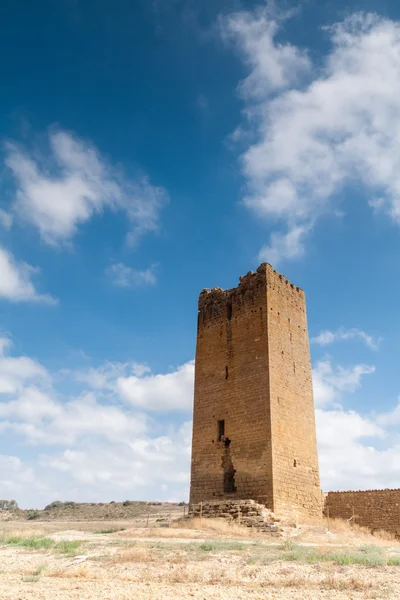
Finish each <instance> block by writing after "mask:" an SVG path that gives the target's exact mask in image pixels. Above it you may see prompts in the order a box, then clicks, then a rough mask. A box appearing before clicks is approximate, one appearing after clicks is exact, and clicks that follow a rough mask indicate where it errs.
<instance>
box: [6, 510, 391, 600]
mask: <svg viewBox="0 0 400 600" xmlns="http://www.w3.org/2000/svg"><path fill="white" fill-rule="evenodd" d="M188 525H189V526H188ZM125 526H126V524H125ZM308 527H309V530H310V531H311V532H312V531H313V526H312V525H309V526H308ZM68 528H70V525H69V524H68ZM99 529H100V527H98V526H97V527H96V529H95V530H94V531H96V530H97V531H98V530H99ZM102 529H103V528H102ZM107 529H108V528H107ZM299 529H300V528H299ZM303 529H304V528H303ZM349 529H350V533H349ZM58 531H59V530H58ZM315 531H318V532H319V533H318V535H320V540H319V541H318V543H317V544H316V545H315V544H314V545H312V543H310V542H307V543H306V544H299V543H295V542H294V541H293V539H287V540H285V539H283V540H279V539H278V540H277V539H275V538H270V537H269V536H267V535H265V534H256V536H254V532H252V531H251V530H248V529H247V528H245V527H240V526H239V525H238V524H237V523H229V522H227V521H223V520H222V521H221V520H211V519H210V520H208V519H203V521H202V522H200V519H196V520H193V521H187V520H184V521H183V520H182V521H181V522H177V523H174V525H173V527H171V528H161V529H154V528H147V529H146V528H141V529H130V530H126V531H119V532H113V533H110V534H109V535H94V532H92V533H87V534H83V533H82V534H77V532H76V531H74V530H73V528H70V529H69V530H67V531H64V532H63V533H62V534H60V533H58V534H57V535H56V536H55V539H53V540H51V541H52V543H53V545H52V546H51V547H50V548H49V549H48V550H45V552H46V554H45V558H44V556H43V553H40V552H39V551H38V550H36V549H35V548H34V547H29V545H28V546H18V545H9V544H7V545H5V547H4V548H2V589H1V590H0V600H3V598H4V599H6V600H8V599H9V598H25V597H26V598H36V597H37V598H41V599H42V600H54V599H55V598H62V599H63V600H77V598H96V599H97V598H103V597H104V598H105V597H107V598H108V597H112V598H113V600H126V599H127V598H132V597H137V598H141V599H146V600H150V598H151V599H154V598H164V597H165V598H166V599H168V600H170V599H172V598H174V599H175V598H189V597H190V598H192V599H193V600H204V598H210V599H213V600H214V599H216V598H218V599H221V600H231V598H235V600H250V599H251V598H263V597H271V598H272V597H273V598H274V600H275V599H276V600H287V599H289V598H290V599H291V600H292V599H293V600H294V599H296V600H297V599H298V600H316V599H317V598H318V600H349V599H350V598H351V600H373V599H376V600H383V599H387V598H390V599H391V598H393V599H394V598H400V577H399V574H400V548H399V547H398V546H397V544H393V543H392V540H391V539H390V540H386V541H385V540H384V539H379V538H378V537H373V536H371V534H368V535H367V534H365V532H363V531H362V532H360V531H357V532H354V531H355V530H353V528H351V527H350V526H349V525H348V523H347V522H346V523H345V525H344V526H343V523H336V522H335V535H334V536H329V535H327V534H326V530H324V529H323V526H321V525H320V527H319V529H318V530H317V529H315ZM38 533H39V530H38V528H35V527H34V528H31V527H27V528H26V529H24V528H18V529H14V530H11V529H10V530H9V531H7V532H6V535H7V536H9V538H12V537H13V536H14V537H18V535H19V536H20V537H22V538H23V539H27V538H29V534H34V535H31V537H33V538H36V539H37V538H38V537H39V536H38ZM43 533H44V532H43ZM16 534H18V535H16ZM312 535H314V534H312ZM315 535H316V534H315ZM77 536H79V541H81V542H82V543H83V544H84V550H83V551H81V552H80V553H81V554H84V555H85V556H84V557H82V559H83V561H84V562H83V563H81V562H79V561H80V560H81V559H80V558H78V559H75V560H74V559H72V558H71V557H70V556H69V555H68V553H67V554H65V553H62V554H58V553H56V547H57V545H59V544H60V541H59V540H62V542H61V543H62V545H63V546H62V547H63V548H65V549H67V550H69V549H71V551H72V550H73V551H76V548H74V546H73V544H76V542H77V540H76V537H77ZM357 536H358V537H357ZM42 538H44V536H43V535H42ZM146 538H148V539H146ZM168 538H170V539H168ZM253 538H254V539H253ZM332 538H333V540H332ZM342 538H343V539H344V538H351V539H352V543H351V544H348V543H346V544H342V543H341V539H342ZM44 539H46V538H44ZM50 539H51V538H50ZM296 541H298V540H296ZM59 547H60V548H61V546H59ZM44 561H45V564H44ZM386 565H393V566H386ZM396 565H398V566H396ZM29 586H31V587H29ZM390 587H391V588H393V594H392V595H390V589H389V588H390ZM28 590H29V592H28ZM60 590H62V591H61V594H62V595H61V596H60V595H59V594H60ZM2 594H3V595H2ZM57 594H58V595H57Z"/></svg>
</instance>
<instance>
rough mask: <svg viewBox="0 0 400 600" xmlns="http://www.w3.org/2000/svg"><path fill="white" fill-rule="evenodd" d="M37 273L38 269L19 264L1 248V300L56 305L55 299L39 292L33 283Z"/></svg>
mask: <svg viewBox="0 0 400 600" xmlns="http://www.w3.org/2000/svg"><path fill="white" fill-rule="evenodd" d="M37 272H38V269H37V268H35V267H32V266H31V265H28V264H26V263H21V262H17V261H16V260H15V258H14V257H13V255H12V254H11V253H10V252H7V250H5V249H4V248H1V247H0V298H4V299H6V300H10V301H12V302H42V303H46V304H56V303H57V300H56V299H55V298H52V297H51V296H49V295H48V294H40V293H38V292H37V290H36V288H35V286H34V285H33V283H32V276H33V275H34V274H35V273H37Z"/></svg>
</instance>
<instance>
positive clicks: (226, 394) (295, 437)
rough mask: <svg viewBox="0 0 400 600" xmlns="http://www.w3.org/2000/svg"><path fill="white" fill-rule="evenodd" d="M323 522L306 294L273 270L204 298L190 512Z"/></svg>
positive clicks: (201, 299) (249, 276)
mask: <svg viewBox="0 0 400 600" xmlns="http://www.w3.org/2000/svg"><path fill="white" fill-rule="evenodd" d="M225 498H229V499H233V498H237V499H238V500H239V499H248V498H252V499H254V500H257V501H258V502H261V503H263V504H265V505H266V506H267V507H268V508H270V509H271V510H273V511H274V512H276V513H277V514H279V513H283V512H285V513H286V512H288V511H290V512H293V511H295V512H297V513H300V514H306V515H320V514H321V510H322V506H321V491H320V486H319V473H318V455H317V444H316V432H315V417H314V400H313V390H312V380H311V361H310V350H309V343H308V331H307V317H306V304H305V296H304V292H303V291H302V290H301V289H300V288H298V287H296V286H294V285H293V284H291V283H290V282H289V281H287V279H285V277H284V276H283V275H280V274H279V273H277V272H276V271H274V269H273V268H272V267H271V265H269V264H266V263H264V264H262V265H261V266H260V267H259V268H258V269H257V272H256V273H252V272H250V273H248V274H247V275H246V276H244V277H240V283H239V285H238V287H237V288H234V289H231V290H226V291H224V290H221V289H220V288H214V289H213V290H207V289H206V290H203V291H202V292H201V294H200V296H199V314H198V330H197V346H196V367H195V393H194V416H193V444H192V467H191V488H190V502H191V503H198V502H200V501H207V500H218V499H225Z"/></svg>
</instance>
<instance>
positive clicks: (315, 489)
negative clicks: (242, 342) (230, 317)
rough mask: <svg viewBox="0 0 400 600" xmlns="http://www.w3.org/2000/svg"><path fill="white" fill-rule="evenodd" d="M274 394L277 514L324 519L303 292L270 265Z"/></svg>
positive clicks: (273, 446)
mask: <svg viewBox="0 0 400 600" xmlns="http://www.w3.org/2000/svg"><path fill="white" fill-rule="evenodd" d="M267 312H268V358H269V377H270V382H269V390H270V405H271V424H272V425H271V426H272V471H273V493H274V512H275V513H276V514H284V513H287V512H292V513H306V514H308V515H315V516H319V515H321V514H322V495H321V489H320V482H319V469H318V454H317V440H316V427H315V413H314V397H313V388H312V370H311V358H310V348H309V342H308V327H307V316H306V302H305V295H304V292H303V290H301V289H300V288H298V287H296V286H294V285H293V284H291V283H290V282H289V281H288V280H287V279H286V278H285V277H284V276H283V275H281V274H279V273H277V272H276V271H274V270H273V269H272V267H270V266H269V265H267Z"/></svg>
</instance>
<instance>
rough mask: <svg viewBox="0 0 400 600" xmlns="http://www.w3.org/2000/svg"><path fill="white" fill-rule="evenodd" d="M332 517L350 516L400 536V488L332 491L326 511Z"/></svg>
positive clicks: (361, 523) (361, 522)
mask: <svg viewBox="0 0 400 600" xmlns="http://www.w3.org/2000/svg"><path fill="white" fill-rule="evenodd" d="M328 510H329V517H330V518H332V519H350V518H351V517H353V514H354V522H355V523H357V524H358V525H362V526H364V527H369V528H370V529H372V531H376V530H379V529H384V530H385V531H390V532H391V533H393V534H395V535H396V536H397V537H400V489H398V490H368V491H365V492H363V491H361V492H329V493H328V494H326V498H325V511H324V512H325V515H327V514H328Z"/></svg>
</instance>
